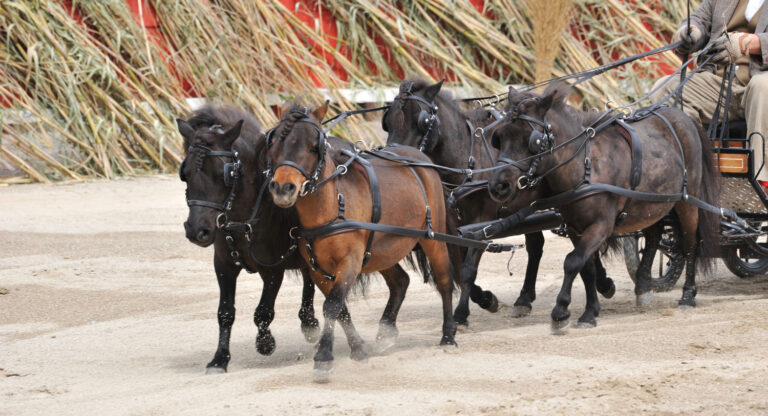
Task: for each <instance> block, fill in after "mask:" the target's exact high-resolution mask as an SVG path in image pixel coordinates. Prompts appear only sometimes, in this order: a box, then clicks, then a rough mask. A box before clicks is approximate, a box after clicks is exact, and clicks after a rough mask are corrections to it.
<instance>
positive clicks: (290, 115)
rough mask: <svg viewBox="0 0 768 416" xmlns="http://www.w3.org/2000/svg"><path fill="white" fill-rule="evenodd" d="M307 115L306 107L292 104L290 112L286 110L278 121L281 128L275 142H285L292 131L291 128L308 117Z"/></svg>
mask: <svg viewBox="0 0 768 416" xmlns="http://www.w3.org/2000/svg"><path fill="white" fill-rule="evenodd" d="M308 114H309V109H308V108H307V107H304V106H301V105H299V104H293V105H292V106H291V108H290V110H288V111H287V112H286V113H285V114H284V115H283V117H282V118H281V119H280V124H281V125H282V126H283V127H282V130H280V136H278V138H277V140H278V141H283V140H285V138H286V137H288V134H289V133H290V132H291V130H293V126H294V125H295V124H296V122H297V121H299V120H301V119H303V118H305V117H308Z"/></svg>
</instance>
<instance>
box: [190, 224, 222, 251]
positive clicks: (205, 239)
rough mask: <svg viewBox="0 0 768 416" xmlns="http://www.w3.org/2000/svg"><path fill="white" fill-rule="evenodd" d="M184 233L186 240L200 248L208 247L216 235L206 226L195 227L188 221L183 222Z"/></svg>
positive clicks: (214, 231) (213, 230)
mask: <svg viewBox="0 0 768 416" xmlns="http://www.w3.org/2000/svg"><path fill="white" fill-rule="evenodd" d="M184 231H185V232H186V235H187V240H189V241H190V242H192V243H194V244H196V245H198V246H200V247H208V246H210V245H211V244H213V241H214V237H215V235H216V230H215V229H213V228H210V227H206V226H202V227H195V226H193V225H192V224H191V223H190V222H189V221H185V222H184Z"/></svg>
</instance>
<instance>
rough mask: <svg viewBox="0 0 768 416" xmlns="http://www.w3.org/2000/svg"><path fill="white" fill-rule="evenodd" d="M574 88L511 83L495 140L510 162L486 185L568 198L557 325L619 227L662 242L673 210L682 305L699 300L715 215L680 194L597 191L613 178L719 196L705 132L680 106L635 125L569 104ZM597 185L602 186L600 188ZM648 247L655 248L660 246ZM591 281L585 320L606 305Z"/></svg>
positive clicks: (508, 194)
mask: <svg viewBox="0 0 768 416" xmlns="http://www.w3.org/2000/svg"><path fill="white" fill-rule="evenodd" d="M569 94H570V87H568V86H567V85H564V84H552V85H550V86H549V87H548V88H547V90H546V91H545V92H544V93H543V94H542V95H540V96H539V95H536V94H533V93H530V92H519V93H518V92H515V91H514V90H512V89H510V95H509V103H508V106H507V108H506V110H507V115H506V116H505V122H504V123H503V124H502V125H500V126H499V127H498V128H497V129H496V130H495V131H494V133H493V136H492V138H491V142H492V144H493V145H495V146H497V147H499V148H500V149H501V153H500V159H501V160H502V161H506V162H507V163H509V166H508V167H507V168H505V169H503V170H498V171H497V172H495V173H494V175H493V177H492V178H491V180H490V181H489V183H488V187H489V191H490V193H491V195H492V196H493V197H494V199H496V200H498V201H507V202H508V201H512V200H514V199H515V198H516V194H517V193H518V192H517V190H518V189H526V192H527V191H528V190H529V189H527V188H535V187H536V186H537V184H543V185H546V193H545V194H544V195H542V196H550V195H555V194H556V195H562V196H563V198H564V199H563V201H562V203H561V208H560V211H561V214H562V216H563V218H564V220H565V222H566V224H567V225H568V228H569V230H570V233H571V237H572V240H573V241H574V247H575V248H574V250H573V251H572V252H570V253H569V254H568V255H567V256H566V258H565V263H564V271H565V276H564V279H563V286H562V288H561V290H560V293H559V294H558V296H557V305H556V306H555V308H554V309H553V310H552V325H553V329H555V330H558V329H560V328H562V327H564V326H565V325H566V324H567V322H568V318H569V317H570V312H569V311H568V305H569V304H570V302H571V287H572V284H573V279H574V277H575V275H576V273H577V272H579V271H580V270H582V267H584V265H585V262H586V261H587V260H588V259H589V258H590V257H591V256H592V255H593V254H594V253H595V252H596V250H597V249H598V247H600V246H601V245H602V244H603V243H604V242H605V241H606V239H608V238H609V237H610V236H611V234H613V233H624V232H631V231H636V230H643V232H644V233H646V236H647V237H650V240H653V241H657V240H658V222H659V220H660V219H662V218H663V217H664V216H666V215H667V214H668V213H669V212H670V211H674V214H675V215H676V218H677V219H678V220H679V221H680V226H681V230H682V244H683V251H684V254H685V258H686V281H685V285H684V286H683V296H682V298H681V299H680V302H679V303H680V305H681V306H690V307H693V306H695V305H696V302H695V296H696V286H695V269H696V263H697V258H698V257H702V256H703V257H707V255H711V254H712V253H713V251H712V250H717V241H718V232H719V225H718V224H719V223H718V220H717V217H716V216H714V215H713V214H711V213H709V212H706V211H704V210H701V209H699V208H697V207H696V206H694V205H691V204H689V203H687V202H685V201H684V200H676V201H674V200H666V201H664V200H661V201H660V202H650V201H647V200H642V199H640V198H639V197H637V198H636V199H631V198H628V197H627V196H623V195H621V194H620V193H616V192H606V191H605V190H603V191H598V190H599V189H616V188H608V186H614V187H618V188H625V189H629V188H631V189H634V190H636V191H638V192H646V193H648V194H656V195H658V194H669V195H672V194H679V195H681V196H682V197H684V199H688V196H693V197H696V198H699V199H701V200H703V201H704V202H706V203H709V204H713V203H716V201H717V200H718V198H717V196H718V180H719V177H718V176H719V175H718V174H717V172H716V171H715V169H714V167H713V166H712V152H711V149H710V144H709V141H708V139H707V136H706V133H705V132H704V130H703V128H702V127H701V125H700V124H698V123H697V122H695V121H693V120H692V119H691V118H690V117H688V116H686V115H685V114H684V113H683V112H682V111H680V110H678V109H674V108H667V107H661V108H658V107H652V108H648V109H641V110H638V111H636V112H635V114H634V118H633V119H632V120H633V122H632V123H631V126H630V125H628V124H626V123H625V122H623V121H622V120H621V119H619V118H617V117H612V116H611V114H610V113H606V114H600V113H594V112H583V111H578V110H576V109H574V108H573V107H570V106H568V105H567V104H566V102H565V101H566V99H567V98H568V96H569ZM640 168H641V169H640ZM591 184H603V185H602V188H598V187H595V186H592V185H591ZM590 186H591V188H589V187H590ZM582 188H583V189H586V190H590V189H592V190H596V191H595V192H590V193H583V194H579V193H578V192H577V190H579V189H582ZM657 201H659V200H658V199H657ZM650 250H651V251H655V247H652V248H650ZM644 254H645V255H644V257H643V261H642V262H641V265H640V268H639V269H638V276H637V283H636V286H635V293H636V294H637V295H638V301H640V299H641V296H643V295H645V294H647V293H649V292H650V290H651V285H650V282H651V281H650V264H648V263H649V261H652V256H649V255H647V254H651V253H649V250H646V251H645V253H644ZM704 260H705V261H700V262H699V264H700V265H701V266H704V268H705V269H706V267H707V266H708V265H709V264H710V261H711V258H710V259H704ZM582 277H584V275H582ZM585 286H586V292H587V307H586V310H585V312H584V315H582V316H581V317H580V318H579V321H580V322H589V323H592V322H595V316H597V312H598V311H599V308H600V306H599V302H598V300H597V296H596V293H595V292H596V291H595V284H594V282H590V281H585ZM639 303H640V302H639Z"/></svg>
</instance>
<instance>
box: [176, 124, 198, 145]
mask: <svg viewBox="0 0 768 416" xmlns="http://www.w3.org/2000/svg"><path fill="white" fill-rule="evenodd" d="M176 126H178V128H179V133H181V137H183V138H184V144H185V145H189V143H190V142H191V141H192V137H194V136H195V129H193V128H192V126H191V125H190V124H189V123H187V122H186V121H184V120H182V119H180V118H177V119H176ZM185 147H187V146H185Z"/></svg>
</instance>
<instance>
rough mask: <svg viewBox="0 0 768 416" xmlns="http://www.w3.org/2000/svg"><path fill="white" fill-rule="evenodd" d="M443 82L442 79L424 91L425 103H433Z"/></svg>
mask: <svg viewBox="0 0 768 416" xmlns="http://www.w3.org/2000/svg"><path fill="white" fill-rule="evenodd" d="M444 82H445V78H443V79H442V80H441V81H440V82H438V83H436V84H432V85H430V86H428V87H427V88H425V89H424V99H426V100H427V101H434V100H435V97H437V93H439V92H440V88H442V87H443V83H444Z"/></svg>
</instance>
